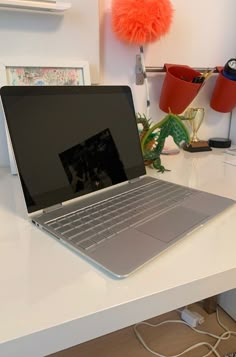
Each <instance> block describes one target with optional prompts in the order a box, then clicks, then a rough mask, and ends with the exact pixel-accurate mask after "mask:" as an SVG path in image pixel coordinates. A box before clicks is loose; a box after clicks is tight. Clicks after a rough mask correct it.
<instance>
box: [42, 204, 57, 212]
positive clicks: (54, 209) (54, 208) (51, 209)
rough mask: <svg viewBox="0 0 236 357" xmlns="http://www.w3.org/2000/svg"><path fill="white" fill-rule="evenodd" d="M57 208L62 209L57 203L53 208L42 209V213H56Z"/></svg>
mask: <svg viewBox="0 0 236 357" xmlns="http://www.w3.org/2000/svg"><path fill="white" fill-rule="evenodd" d="M59 208H62V203H58V204H56V205H54V206H50V207H47V208H44V209H43V213H50V212H53V211H56V210H57V209H59Z"/></svg>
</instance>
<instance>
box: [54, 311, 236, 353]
mask: <svg viewBox="0 0 236 357" xmlns="http://www.w3.org/2000/svg"><path fill="white" fill-rule="evenodd" d="M190 309H192V310H193V309H194V310H195V311H197V312H200V313H201V314H202V315H203V316H204V317H205V322H204V324H203V325H201V327H200V329H202V330H205V331H208V332H211V333H214V334H217V335H220V334H222V333H223V330H222V328H221V327H220V326H219V325H218V323H217V320H216V314H212V315H208V314H207V313H206V312H205V311H204V310H203V309H202V307H201V305H200V304H195V305H193V306H190ZM219 316H220V320H221V322H222V323H223V324H225V325H226V326H227V327H228V328H229V329H230V330H232V331H236V323H235V322H234V321H233V320H232V319H231V318H230V317H229V316H228V315H227V314H226V313H225V312H224V311H223V310H221V309H219ZM172 319H179V313H178V312H176V311H172V312H170V313H167V314H164V315H162V316H159V317H156V318H153V319H151V320H149V322H152V323H158V322H161V321H164V320H172ZM139 331H140V332H141V334H142V337H143V338H144V340H145V341H146V343H147V344H148V346H149V347H150V348H152V349H153V350H154V351H156V352H158V353H160V354H163V355H169V356H171V355H177V354H178V353H180V352H182V351H183V350H184V349H186V348H188V347H190V346H191V345H193V344H196V343H198V342H203V341H204V342H209V343H211V344H214V343H215V339H214V338H211V337H208V336H204V335H200V334H197V333H196V332H194V331H192V330H191V329H190V328H188V327H187V326H182V325H178V324H167V325H163V326H160V327H157V328H151V327H148V326H140V327H139ZM207 352H209V349H208V348H206V347H199V348H197V349H196V350H194V351H191V352H188V353H187V354H185V356H186V357H201V356H203V355H204V354H206V353H207ZM218 352H219V354H220V356H225V355H226V353H232V352H236V337H231V338H230V339H229V340H227V341H223V342H221V343H220V344H219V347H218ZM93 356H96V357H151V356H153V354H151V353H150V352H148V351H146V350H145V349H144V348H143V347H142V345H141V344H140V343H139V341H138V340H137V339H136V336H135V334H134V332H133V328H132V327H128V328H125V329H123V330H120V331H117V332H114V333H111V334H108V335H106V336H103V337H100V338H97V339H95V340H92V341H89V342H86V343H83V344H81V345H78V346H75V347H72V348H70V349H68V350H64V351H61V352H58V353H55V354H52V355H50V357H93ZM211 356H213V354H211Z"/></svg>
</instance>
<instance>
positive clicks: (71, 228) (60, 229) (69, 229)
mask: <svg viewBox="0 0 236 357" xmlns="http://www.w3.org/2000/svg"><path fill="white" fill-rule="evenodd" d="M71 230H73V226H70V225H69V224H67V225H66V226H62V227H60V228H57V229H56V231H57V232H58V233H61V234H63V233H65V232H68V231H71Z"/></svg>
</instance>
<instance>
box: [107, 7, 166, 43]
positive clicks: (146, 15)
mask: <svg viewBox="0 0 236 357" xmlns="http://www.w3.org/2000/svg"><path fill="white" fill-rule="evenodd" d="M172 17H173V7H172V4H171V2H170V1H169V0H113V1H112V28H113V31H114V33H115V34H116V35H117V37H118V38H119V39H120V40H122V41H125V42H129V43H133V44H137V45H141V44H145V43H148V42H153V41H156V40H158V39H159V38H160V37H161V36H163V35H164V34H166V33H167V32H168V31H169V29H170V25H171V22H172Z"/></svg>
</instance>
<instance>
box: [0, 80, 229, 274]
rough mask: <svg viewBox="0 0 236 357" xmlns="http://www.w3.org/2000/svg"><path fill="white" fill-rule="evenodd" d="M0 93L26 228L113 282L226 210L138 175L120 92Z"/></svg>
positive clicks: (224, 202) (138, 158)
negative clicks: (45, 235)
mask: <svg viewBox="0 0 236 357" xmlns="http://www.w3.org/2000/svg"><path fill="white" fill-rule="evenodd" d="M0 93H1V98H2V103H3V108H4V112H5V117H6V121H7V125H8V129H9V133H10V137H11V141H12V145H13V149H14V154H15V158H16V163H17V167H18V172H19V177H20V180H21V184H22V188H23V192H24V197H25V202H26V206H27V210H28V213H29V217H30V218H31V220H32V222H33V223H34V224H35V225H36V226H37V227H39V228H40V229H42V230H44V231H45V232H47V233H49V234H51V235H53V236H54V237H56V238H57V239H58V240H60V241H61V242H62V243H64V244H65V245H67V246H69V247H70V248H72V249H73V250H76V251H77V252H78V253H79V254H80V255H82V256H84V257H87V258H88V259H89V260H91V261H92V262H94V263H96V264H98V265H99V266H100V267H102V268H103V269H105V270H107V271H109V272H110V273H112V274H114V275H115V276H117V277H126V276H128V275H129V274H130V273H132V272H133V271H135V270H136V269H138V268H139V267H141V266H142V265H143V264H144V263H146V262H147V261H149V260H151V259H153V258H154V257H156V256H157V255H158V254H160V253H161V252H163V251H164V250H166V249H167V248H168V247H170V246H171V245H172V244H174V243H176V242H177V241H178V240H179V239H181V238H182V237H183V236H185V235H186V234H187V233H188V232H190V231H192V230H193V229H195V228H196V227H198V226H201V225H202V224H203V223H205V222H206V221H208V220H209V219H211V218H212V217H213V216H215V215H216V214H218V213H220V212H221V211H223V210H224V209H225V208H227V207H229V206H231V205H232V204H233V203H234V201H232V200H230V199H227V198H223V197H219V196H216V195H212V194H208V193H204V192H201V191H197V190H191V189H189V188H186V187H183V186H179V185H175V184H172V183H168V182H165V181H162V180H158V179H154V178H151V177H148V176H147V175H146V172H145V166H144V162H143V158H142V153H141V149H140V141H139V134H138V129H137V124H136V118H135V111H134V105H133V99H132V94H131V90H130V88H129V87H127V86H80V87H63V86H62V87H55V86H50V87H33V86H31V87H14V86H11V87H10V86H9V87H3V88H2V89H1V92H0Z"/></svg>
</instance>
